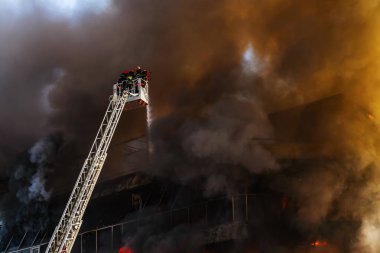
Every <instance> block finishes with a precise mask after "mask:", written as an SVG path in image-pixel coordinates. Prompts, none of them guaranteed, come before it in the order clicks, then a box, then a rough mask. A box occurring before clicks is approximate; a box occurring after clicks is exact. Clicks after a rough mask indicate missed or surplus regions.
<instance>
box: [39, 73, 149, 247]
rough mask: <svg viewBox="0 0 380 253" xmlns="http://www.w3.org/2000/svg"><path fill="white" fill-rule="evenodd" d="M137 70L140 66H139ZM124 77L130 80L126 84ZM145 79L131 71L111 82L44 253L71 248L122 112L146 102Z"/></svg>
mask: <svg viewBox="0 0 380 253" xmlns="http://www.w3.org/2000/svg"><path fill="white" fill-rule="evenodd" d="M138 70H140V68H139V67H138ZM123 73H124V72H123ZM128 73H131V72H130V71H129V72H128ZM145 73H146V71H145ZM122 75H123V74H122ZM119 80H120V79H119ZM126 81H128V82H129V83H128V84H127V83H126ZM148 81H149V75H148V76H147V75H142V76H140V75H134V77H133V79H131V80H124V81H123V82H122V83H120V82H118V83H116V84H114V89H113V95H111V97H110V102H109V105H108V107H107V111H106V113H105V115H104V118H103V120H102V123H101V124H100V127H99V130H98V133H97V134H96V137H95V141H94V142H93V144H92V147H91V150H90V153H89V154H88V156H87V158H86V160H85V161H84V164H83V167H82V169H81V171H80V173H79V176H78V179H77V181H76V183H75V186H74V189H73V191H72V193H71V195H70V198H69V200H68V202H67V204H66V207H65V209H64V211H63V214H62V217H61V219H60V221H59V223H58V225H57V227H56V228H55V230H54V233H53V235H52V237H51V239H50V241H49V244H48V246H47V248H46V251H45V253H69V252H71V249H72V247H73V244H74V242H75V239H76V237H77V235H78V232H79V229H80V227H81V224H82V218H83V214H84V212H85V210H86V207H87V204H88V202H89V201H90V198H91V194H92V192H93V190H94V187H95V184H96V181H97V179H98V177H99V174H100V171H101V170H102V167H103V165H104V162H105V160H106V157H107V150H108V147H109V145H110V143H111V139H112V136H113V134H114V133H115V130H116V127H117V124H118V122H119V120H120V117H121V114H122V112H123V111H124V110H130V109H134V108H138V107H144V106H146V105H148V103H149V97H148Z"/></svg>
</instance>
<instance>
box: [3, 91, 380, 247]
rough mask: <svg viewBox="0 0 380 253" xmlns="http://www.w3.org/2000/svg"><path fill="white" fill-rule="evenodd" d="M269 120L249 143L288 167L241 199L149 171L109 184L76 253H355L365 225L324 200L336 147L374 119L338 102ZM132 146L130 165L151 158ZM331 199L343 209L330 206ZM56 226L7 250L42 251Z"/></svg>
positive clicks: (141, 142) (19, 238)
mask: <svg viewBox="0 0 380 253" xmlns="http://www.w3.org/2000/svg"><path fill="white" fill-rule="evenodd" d="M268 118H269V121H270V122H271V125H272V127H273V129H274V138H255V139H252V140H250V141H251V142H253V143H256V144H259V145H260V146H262V147H263V148H264V149H265V150H268V151H269V152H270V154H271V155H273V157H274V158H275V159H276V163H278V166H281V168H282V169H281V170H277V171H270V172H268V173H264V174H254V175H252V174H251V175H247V176H248V177H249V178H250V179H249V180H248V181H241V184H240V185H239V186H237V187H235V188H234V192H230V193H227V194H225V193H215V194H213V195H208V194H206V195H205V192H204V190H203V189H201V188H199V187H197V186H196V185H194V184H180V183H178V182H175V181H173V180H171V179H170V178H165V177H162V176H151V175H147V173H146V169H141V170H136V172H134V173H131V174H128V175H122V176H120V177H117V178H114V179H111V180H107V181H104V182H102V183H100V184H99V185H97V187H96V190H95V192H94V194H93V196H92V199H91V202H90V204H89V206H88V208H87V211H86V214H85V218H84V224H83V226H82V228H81V232H80V234H79V236H78V238H77V240H76V243H75V246H74V248H73V252H119V253H120V252H124V253H125V252H128V253H130V252H194V251H195V252H280V250H283V252H290V251H291V250H294V251H295V252H314V251H315V252H350V250H352V248H351V247H352V244H351V243H347V242H352V241H353V240H354V239H355V238H357V236H358V233H360V228H361V220H360V219H357V218H355V217H353V216H352V215H351V214H350V212H351V210H350V208H345V209H344V210H341V209H340V208H342V207H341V206H340V205H341V204H340V203H339V202H340V201H344V197H342V198H343V199H335V200H329V197H330V198H332V197H331V196H326V194H329V192H330V191H331V190H332V189H335V188H334V187H336V186H334V185H339V182H337V181H334V180H335V178H334V177H333V176H332V175H331V174H333V173H335V171H334V170H333V169H332V167H334V166H340V165H341V163H340V161H339V159H337V157H340V154H341V152H342V150H339V149H337V150H336V149H334V148H333V147H336V145H333V147H331V146H330V145H329V143H331V141H336V140H335V138H336V132H335V130H336V129H340V124H343V122H347V118H348V119H350V120H354V119H355V122H357V121H358V120H360V122H363V124H364V125H366V127H368V129H375V128H376V127H375V125H374V122H373V120H372V115H371V114H370V113H369V112H368V111H367V110H366V109H365V108H362V107H361V106H359V105H356V104H354V103H352V102H351V101H349V100H348V99H347V98H346V97H345V96H343V95H336V96H332V97H327V98H324V99H321V100H318V101H313V102H311V103H307V104H303V105H300V106H296V107H293V108H290V109H286V110H284V111H278V112H274V113H271V114H269V115H268ZM321 126H323V127H321ZM125 145H127V149H128V150H130V152H129V154H128V156H129V157H130V160H134V158H133V157H134V156H140V157H141V156H146V155H148V152H147V145H148V144H147V141H146V138H139V139H136V140H133V141H130V142H129V143H127V144H125ZM135 161H136V159H135ZM137 166H138V165H137ZM141 166H142V167H144V166H145V165H141ZM149 166H151V165H149ZM326 168H327V169H326ZM339 173H341V172H339ZM333 175H334V174H333ZM351 180H361V179H360V178H359V179H355V178H353V179H351ZM356 183H360V182H356ZM305 187H307V189H305ZM331 187H333V188H331ZM326 188H327V190H326ZM340 190H341V194H342V195H344V194H346V193H345V191H350V189H340ZM326 191H327V192H326ZM66 199H67V195H65V194H63V195H61V196H56V197H54V201H53V203H54V204H53V206H52V207H51V208H53V209H55V210H61V208H62V207H63V206H64V204H65V201H66ZM328 201H333V202H336V203H333V204H331V205H329V206H327V207H326V205H328ZM342 212H346V213H342ZM52 229H53V226H50V227H49V228H47V229H36V230H35V231H29V232H25V233H9V236H8V237H7V238H8V239H7V240H3V241H2V246H1V247H2V249H1V250H2V252H43V251H44V249H45V247H46V245H47V242H48V240H49V239H50V236H51V233H52Z"/></svg>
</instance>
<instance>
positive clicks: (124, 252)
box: [118, 246, 133, 253]
mask: <svg viewBox="0 0 380 253" xmlns="http://www.w3.org/2000/svg"><path fill="white" fill-rule="evenodd" d="M118 253H133V251H132V249H131V248H130V247H126V246H122V247H120V249H119V251H118Z"/></svg>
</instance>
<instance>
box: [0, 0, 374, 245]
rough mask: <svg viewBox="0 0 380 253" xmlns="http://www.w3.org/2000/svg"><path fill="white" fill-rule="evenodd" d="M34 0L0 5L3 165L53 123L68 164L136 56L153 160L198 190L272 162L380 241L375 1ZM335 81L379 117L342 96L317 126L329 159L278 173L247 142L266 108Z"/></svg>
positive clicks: (362, 235)
mask: <svg viewBox="0 0 380 253" xmlns="http://www.w3.org/2000/svg"><path fill="white" fill-rule="evenodd" d="M39 3H40V2H38V1H29V2H28V3H24V4H23V7H22V8H21V7H20V8H21V10H19V14H18V15H16V14H15V13H12V12H8V13H5V12H2V13H1V16H0V19H1V22H0V36H1V44H0V105H1V107H0V108H1V109H0V116H1V118H2V120H1V122H0V133H1V136H2V141H1V142H0V164H2V168H5V167H4V166H5V164H7V163H9V161H11V160H13V158H14V157H15V156H16V154H18V153H19V152H20V151H22V150H24V149H25V148H27V147H29V146H31V145H32V143H33V141H34V140H35V139H38V138H39V137H41V136H44V135H46V133H47V132H51V131H55V130H57V129H58V130H60V131H63V132H64V133H65V136H67V142H68V143H67V145H65V147H64V148H63V150H62V155H61V156H60V157H59V158H58V160H59V161H62V162H61V164H65V168H66V169H67V168H71V166H67V165H68V164H73V163H74V160H75V158H76V157H77V156H78V154H82V153H84V152H86V149H87V148H88V146H89V145H90V142H91V138H92V136H93V135H94V134H95V131H96V128H97V126H98V124H99V121H100V119H101V115H102V114H103V111H104V108H105V106H106V103H107V99H108V95H109V93H110V91H111V87H110V86H111V84H112V82H113V81H114V80H115V79H116V77H117V75H118V74H119V72H120V71H121V70H123V69H124V68H130V67H133V66H135V65H137V64H139V65H142V66H146V67H147V68H149V69H151V70H152V76H153V80H152V84H151V87H150V91H151V95H150V97H151V100H152V102H151V106H152V112H153V116H154V118H155V121H154V122H153V124H152V126H151V141H152V145H153V157H152V161H153V162H154V166H153V168H149V169H148V170H147V172H149V173H151V174H154V175H160V176H168V175H170V176H171V177H172V178H174V179H175V180H178V181H180V182H183V183H187V184H190V183H195V182H197V183H198V182H201V183H202V184H201V185H202V187H203V188H204V189H205V191H206V194H213V193H216V192H233V191H234V190H235V189H236V187H237V186H239V185H244V184H248V183H249V182H247V181H249V177H248V175H256V174H262V173H264V174H267V173H269V174H271V175H273V177H272V179H271V180H270V181H271V182H270V184H271V185H272V187H273V188H274V189H276V190H278V191H281V192H285V193H287V194H288V195H291V196H292V197H293V198H294V199H296V200H297V201H298V202H299V205H300V208H299V213H298V215H299V219H300V220H301V221H305V224H307V225H306V226H315V224H320V223H323V221H324V220H325V219H327V218H330V219H331V217H332V216H333V217H344V218H345V219H353V220H357V221H359V222H360V229H359V230H358V231H356V232H357V237H356V240H353V241H352V243H351V244H350V248H351V251H352V252H378V250H379V247H380V246H379V244H378V241H379V240H378V237H379V235H380V231H379V230H378V227H377V225H376V224H377V223H376V222H377V210H378V208H379V207H380V202H379V200H378V196H379V191H378V189H377V188H378V187H377V184H376V182H378V180H379V179H380V178H379V176H380V175H379V167H378V161H377V159H378V157H379V156H378V143H379V142H378V137H377V136H378V132H377V125H376V124H377V118H379V117H380V115H379V114H380V110H379V109H380V108H379V105H380V104H379V103H378V102H377V98H378V95H379V92H380V89H379V87H380V86H379V85H378V83H379V77H380V76H379V75H378V69H379V67H380V66H379V65H380V64H379V60H378V59H380V58H379V54H380V52H379V46H378V45H379V39H380V37H379V33H378V25H379V17H380V15H379V11H380V10H379V8H380V7H379V2H378V1H376V0H374V1H367V0H362V1H357V0H348V1H347V0H344V1H343V0H337V1H327V0H322V1H318V0H307V1H285V0H284V1H283V0H269V1H259V2H258V1H249V0H242V1H228V0H225V1H211V0H210V1H209V0H206V1H190V0H189V1H173V0H164V1H155V2H153V1H148V0H142V1H141V0H139V1H137V0H131V1H113V2H110V5H109V7H108V8H107V9H104V10H102V11H100V12H95V11H93V10H92V9H91V8H90V7H88V9H86V10H84V11H83V12H81V13H76V15H72V16H64V15H60V14H57V13H56V14H54V10H52V8H48V7H47V6H43V5H41V4H39ZM340 92H343V93H344V94H345V95H346V97H347V99H348V100H350V101H352V103H354V104H360V105H361V106H363V108H365V111H370V112H371V113H372V116H371V118H373V120H374V124H375V127H368V126H367V125H366V123H364V121H365V120H364V119H359V118H357V117H354V116H352V115H351V109H349V108H345V107H344V108H342V114H341V115H342V116H339V117H337V118H334V117H333V118H331V119H330V120H331V124H330V123H329V124H325V125H320V126H315V127H318V128H321V129H325V130H326V131H321V132H328V133H329V135H328V136H326V138H325V139H323V138H322V140H321V143H320V146H318V147H319V149H320V151H321V153H326V152H327V153H328V154H330V158H333V159H332V160H333V162H328V161H325V163H322V164H321V163H317V164H315V165H314V166H311V168H309V169H308V170H305V171H301V172H299V173H298V174H297V173H296V175H293V176H288V175H282V171H283V169H282V167H281V165H280V164H279V163H278V162H277V161H276V159H275V158H274V157H272V155H271V153H270V152H268V151H267V150H266V149H264V148H263V147H262V145H259V144H257V142H255V141H252V140H257V139H268V138H269V139H271V138H273V130H272V129H271V126H270V124H269V122H268V121H267V117H266V115H267V113H269V112H272V111H275V110H278V109H284V108H286V107H289V106H293V105H297V104H299V103H302V102H307V101H312V100H315V99H319V98H321V97H324V96H327V95H331V94H335V93H340ZM144 117H145V116H144V115H143V113H142V112H141V111H135V112H128V113H126V114H125V115H124V120H123V122H121V127H120V128H119V131H118V133H117V136H116V140H121V139H126V138H128V137H131V136H136V135H138V134H141V133H143V132H144V131H145V123H144ZM327 123H328V122H327ZM120 129H122V130H120ZM322 151H323V152H322ZM62 167H63V166H62ZM2 171H3V173H5V170H4V169H3V170H2ZM65 172H66V170H64V169H63V168H62V169H59V170H57V174H56V177H55V178H61V176H62V175H66V174H67V173H65ZM278 178H280V179H282V180H277V179H278ZM272 180H273V182H272ZM57 183H59V182H54V181H53V179H52V178H51V184H52V185H57ZM37 185H38V184H36V186H37ZM310 185H313V186H314V187H309V186H310Z"/></svg>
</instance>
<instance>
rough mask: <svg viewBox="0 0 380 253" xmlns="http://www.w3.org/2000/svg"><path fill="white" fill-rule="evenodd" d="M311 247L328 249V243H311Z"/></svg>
mask: <svg viewBox="0 0 380 253" xmlns="http://www.w3.org/2000/svg"><path fill="white" fill-rule="evenodd" d="M310 245H311V246H312V247H326V246H327V245H328V243H327V241H319V240H316V241H314V242H312V243H310Z"/></svg>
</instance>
